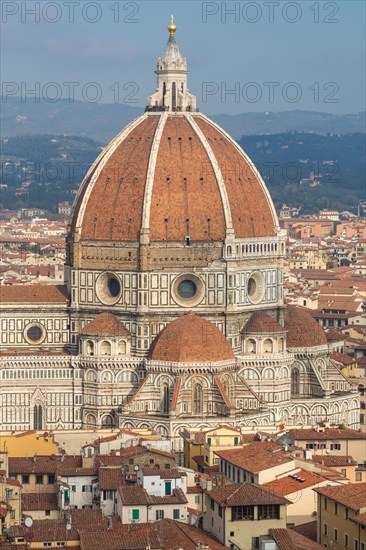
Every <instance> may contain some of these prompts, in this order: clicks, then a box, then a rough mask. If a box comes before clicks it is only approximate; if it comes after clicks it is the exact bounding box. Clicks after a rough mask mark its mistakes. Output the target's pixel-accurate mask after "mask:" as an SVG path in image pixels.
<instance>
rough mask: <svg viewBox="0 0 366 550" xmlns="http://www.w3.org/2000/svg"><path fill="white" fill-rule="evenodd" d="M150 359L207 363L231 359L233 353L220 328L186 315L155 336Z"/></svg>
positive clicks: (195, 316)
mask: <svg viewBox="0 0 366 550" xmlns="http://www.w3.org/2000/svg"><path fill="white" fill-rule="evenodd" d="M150 358H151V359H152V360H153V361H167V362H172V363H211V362H219V361H228V360H233V359H234V352H233V349H232V347H231V346H230V344H229V342H228V340H227V338H226V337H225V335H224V334H223V333H222V332H221V330H220V329H218V328H217V327H215V325H213V324H212V323H211V322H210V321H207V320H206V319H203V318H202V317H198V316H197V315H194V314H192V313H189V314H186V315H184V316H183V317H179V318H178V319H175V320H174V321H172V322H171V323H169V325H167V326H166V327H165V328H164V329H163V330H162V331H161V332H160V334H158V335H157V337H156V338H155V340H154V342H153V344H152V346H151V349H150Z"/></svg>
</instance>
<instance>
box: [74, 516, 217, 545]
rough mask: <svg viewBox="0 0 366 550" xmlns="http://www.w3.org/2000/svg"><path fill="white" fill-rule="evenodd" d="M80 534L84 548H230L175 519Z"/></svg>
mask: <svg viewBox="0 0 366 550" xmlns="http://www.w3.org/2000/svg"><path fill="white" fill-rule="evenodd" d="M80 538H81V541H82V548H83V550H145V548H150V549H151V550H161V548H167V549H169V550H179V549H180V548H184V550H197V548H198V547H199V545H200V544H202V545H206V546H207V547H208V548H210V550H225V549H226V547H225V546H223V545H222V544H221V543H219V542H218V541H217V540H216V539H215V538H213V537H212V536H210V535H209V534H208V533H206V532H205V531H202V530H201V529H198V528H197V527H193V526H191V525H187V524H185V523H181V522H179V521H175V520H171V519H164V520H161V521H159V522H156V523H139V524H136V525H121V526H118V527H117V528H113V529H110V530H107V531H105V532H99V533H98V532H97V533H88V532H81V533H80Z"/></svg>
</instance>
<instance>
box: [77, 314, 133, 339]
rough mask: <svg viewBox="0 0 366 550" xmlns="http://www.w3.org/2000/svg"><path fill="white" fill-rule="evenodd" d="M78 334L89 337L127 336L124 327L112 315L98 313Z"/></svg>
mask: <svg viewBox="0 0 366 550" xmlns="http://www.w3.org/2000/svg"><path fill="white" fill-rule="evenodd" d="M80 334H86V335H90V336H125V335H127V334H129V332H128V330H127V329H126V327H125V326H124V325H123V323H121V322H120V321H119V320H118V319H117V317H116V316H115V315H113V314H112V313H100V314H99V315H97V316H96V317H95V319H93V321H90V323H88V324H87V325H86V326H85V327H84V328H82V329H81V331H80Z"/></svg>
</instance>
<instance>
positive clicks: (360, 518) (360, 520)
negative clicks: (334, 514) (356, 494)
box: [350, 512, 366, 527]
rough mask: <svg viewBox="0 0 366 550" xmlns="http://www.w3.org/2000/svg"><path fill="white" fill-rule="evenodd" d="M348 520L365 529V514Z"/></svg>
mask: <svg viewBox="0 0 366 550" xmlns="http://www.w3.org/2000/svg"><path fill="white" fill-rule="evenodd" d="M350 519H352V520H353V521H355V522H356V523H359V524H360V525H364V526H365V527H366V512H363V513H362V514H358V515H356V516H352V517H351V518H350Z"/></svg>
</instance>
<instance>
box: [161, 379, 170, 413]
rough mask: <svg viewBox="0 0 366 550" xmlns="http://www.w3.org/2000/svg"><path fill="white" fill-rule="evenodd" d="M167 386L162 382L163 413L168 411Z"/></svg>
mask: <svg viewBox="0 0 366 550" xmlns="http://www.w3.org/2000/svg"><path fill="white" fill-rule="evenodd" d="M169 397H170V396H169V386H168V384H164V385H163V386H162V388H161V412H162V413H163V414H168V413H169Z"/></svg>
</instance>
